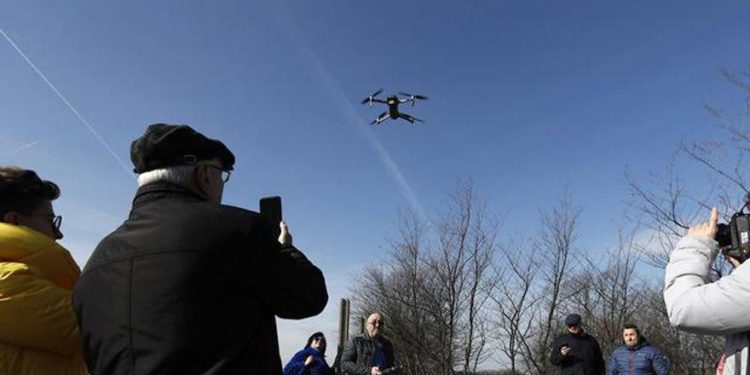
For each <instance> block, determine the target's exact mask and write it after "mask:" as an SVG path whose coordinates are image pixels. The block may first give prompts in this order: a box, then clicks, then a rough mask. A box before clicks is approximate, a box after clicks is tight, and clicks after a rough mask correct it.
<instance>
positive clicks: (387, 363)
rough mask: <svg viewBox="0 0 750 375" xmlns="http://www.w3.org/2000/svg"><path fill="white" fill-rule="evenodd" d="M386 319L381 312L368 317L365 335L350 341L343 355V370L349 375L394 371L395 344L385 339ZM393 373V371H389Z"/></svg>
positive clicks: (374, 374)
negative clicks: (383, 331)
mask: <svg viewBox="0 0 750 375" xmlns="http://www.w3.org/2000/svg"><path fill="white" fill-rule="evenodd" d="M383 327H385V319H384V318H383V315H382V314H381V313H379V312H374V313H372V314H370V316H368V317H367V321H366V323H365V333H364V334H363V335H361V336H355V337H353V338H351V339H350V340H349V342H347V344H346V348H344V352H343V353H342V354H341V370H342V371H343V373H344V374H349V375H380V374H382V373H383V371H384V370H388V369H393V368H394V366H395V362H396V358H395V356H394V353H393V344H391V342H390V341H388V339H386V338H385V337H383V334H382V332H381V330H382V329H383ZM389 371H393V370H389Z"/></svg>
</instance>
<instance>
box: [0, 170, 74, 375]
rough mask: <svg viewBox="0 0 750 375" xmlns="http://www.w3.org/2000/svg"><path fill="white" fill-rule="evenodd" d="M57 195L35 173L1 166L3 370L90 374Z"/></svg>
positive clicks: (23, 374) (18, 374)
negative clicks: (57, 212)
mask: <svg viewBox="0 0 750 375" xmlns="http://www.w3.org/2000/svg"><path fill="white" fill-rule="evenodd" d="M59 196H60V189H59V188H58V186H57V185H56V184H55V183H54V182H51V181H46V180H42V179H41V178H39V176H37V174H36V173H35V172H34V171H31V170H27V169H21V168H17V167H0V374H8V375H11V374H12V375H81V374H85V373H86V367H85V365H84V362H83V357H82V356H81V336H80V335H79V332H78V324H77V323H76V316H75V314H74V313H73V306H72V305H71V303H70V295H71V293H72V290H73V286H74V285H75V283H76V281H78V277H79V275H80V273H81V271H80V269H79V268H78V266H77V265H76V263H75V261H74V260H73V258H72V257H71V256H70V253H69V252H68V251H67V250H65V248H63V247H62V246H60V245H59V244H58V243H57V242H56V241H57V240H59V239H61V238H62V237H63V234H62V232H61V231H60V224H61V222H62V217H61V216H57V215H55V211H54V210H53V209H52V201H53V200H55V199H57V198H58V197H59Z"/></svg>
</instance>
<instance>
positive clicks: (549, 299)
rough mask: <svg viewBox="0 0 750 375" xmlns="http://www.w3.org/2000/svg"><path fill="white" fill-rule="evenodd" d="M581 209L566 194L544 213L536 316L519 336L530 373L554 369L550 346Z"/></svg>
mask: <svg viewBox="0 0 750 375" xmlns="http://www.w3.org/2000/svg"><path fill="white" fill-rule="evenodd" d="M579 215H580V209H579V208H577V207H574V206H573V203H572V201H571V198H570V196H569V194H565V195H564V196H563V198H561V199H560V200H559V202H558V203H557V205H556V206H555V207H553V208H552V210H551V211H549V212H547V213H546V214H543V216H542V230H541V231H540V233H541V236H540V238H539V239H538V241H535V242H536V243H534V244H533V246H535V247H536V248H538V249H540V253H537V254H538V256H539V257H538V263H537V264H538V266H537V268H536V272H537V273H538V275H539V284H538V286H537V287H536V288H534V292H535V294H534V297H533V299H534V300H535V304H534V309H535V311H534V312H533V313H532V314H533V315H536V316H537V319H535V320H534V323H533V327H532V328H531V330H530V331H529V335H528V336H527V337H520V343H521V346H522V348H523V355H522V357H523V360H524V366H525V369H526V371H527V372H530V373H531V374H538V375H546V374H551V373H553V372H554V371H555V369H554V368H553V367H552V365H551V364H550V363H549V361H548V357H549V352H550V347H551V344H552V341H553V340H554V335H555V332H556V331H557V328H558V327H559V324H558V322H559V320H558V319H559V315H560V313H561V311H560V307H561V304H562V301H563V300H565V299H567V298H568V297H570V296H569V295H566V294H565V290H566V285H567V283H568V282H569V281H570V279H571V277H572V275H573V271H574V269H575V264H576V263H575V262H576V260H575V256H576V255H577V250H576V248H575V241H576V231H577V227H578V217H579Z"/></svg>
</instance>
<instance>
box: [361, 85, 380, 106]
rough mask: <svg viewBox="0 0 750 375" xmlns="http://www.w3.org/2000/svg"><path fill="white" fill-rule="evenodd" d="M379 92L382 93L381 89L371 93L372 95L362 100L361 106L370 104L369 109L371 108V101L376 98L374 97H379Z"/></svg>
mask: <svg viewBox="0 0 750 375" xmlns="http://www.w3.org/2000/svg"><path fill="white" fill-rule="evenodd" d="M381 92H383V89H378V91H375V92H374V93H372V95H370V96H368V97H366V98H365V99H364V100H363V101H362V104H366V103H369V104H370V107H372V102H373V99H375V97H376V96H378V95H380V93H381Z"/></svg>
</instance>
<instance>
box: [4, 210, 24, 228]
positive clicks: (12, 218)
mask: <svg viewBox="0 0 750 375" xmlns="http://www.w3.org/2000/svg"><path fill="white" fill-rule="evenodd" d="M20 216H21V215H20V214H19V213H18V212H16V211H10V212H8V213H6V214H5V216H3V222H4V223H8V224H13V225H18V223H19V219H20Z"/></svg>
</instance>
